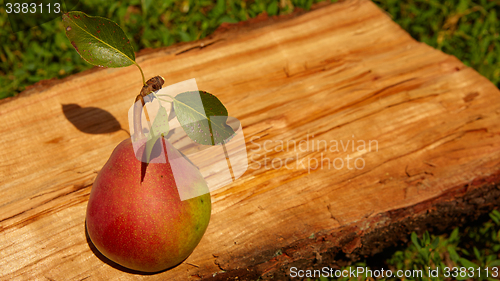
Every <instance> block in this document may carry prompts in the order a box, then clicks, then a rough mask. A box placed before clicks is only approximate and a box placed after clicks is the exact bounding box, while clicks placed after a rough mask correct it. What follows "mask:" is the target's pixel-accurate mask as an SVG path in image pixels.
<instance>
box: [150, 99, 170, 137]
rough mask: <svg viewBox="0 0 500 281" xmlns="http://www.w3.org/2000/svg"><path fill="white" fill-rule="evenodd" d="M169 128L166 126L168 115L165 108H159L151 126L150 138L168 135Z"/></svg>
mask: <svg viewBox="0 0 500 281" xmlns="http://www.w3.org/2000/svg"><path fill="white" fill-rule="evenodd" d="M169 130H170V127H169V125H168V113H167V110H166V109H165V107H163V106H160V108H159V109H158V113H156V117H155V120H154V121H153V125H151V136H156V135H162V134H163V135H164V136H166V135H167V134H168V131H169Z"/></svg>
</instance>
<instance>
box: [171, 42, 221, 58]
mask: <svg viewBox="0 0 500 281" xmlns="http://www.w3.org/2000/svg"><path fill="white" fill-rule="evenodd" d="M224 40H226V39H225V38H221V39H217V40H215V41H212V42H210V43H208V44H205V43H200V45H199V46H193V47H190V48H187V49H185V50H182V51H180V52H178V53H176V54H175V55H176V56H178V55H181V54H184V53H187V52H189V51H192V50H194V49H199V50H201V49H204V48H206V47H208V46H211V45H213V44H215V43H217V42H220V41H224Z"/></svg>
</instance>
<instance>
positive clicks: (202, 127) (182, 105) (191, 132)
mask: <svg viewBox="0 0 500 281" xmlns="http://www.w3.org/2000/svg"><path fill="white" fill-rule="evenodd" d="M174 110H175V113H176V115H177V120H179V123H180V124H181V126H182V128H183V129H184V132H186V134H187V135H188V136H189V137H190V138H191V139H192V140H193V141H195V142H196V143H199V144H204V145H217V144H224V143H227V142H228V141H229V140H230V139H231V138H232V137H233V136H234V135H235V132H234V130H233V129H232V128H231V127H230V126H229V125H227V124H226V121H227V116H228V115H227V110H226V108H225V107H224V105H223V104H222V103H221V102H220V100H219V99H218V98H217V97H215V96H214V95H212V94H210V93H207V92H205V91H191V92H184V93H181V94H178V95H177V96H176V97H175V98H174Z"/></svg>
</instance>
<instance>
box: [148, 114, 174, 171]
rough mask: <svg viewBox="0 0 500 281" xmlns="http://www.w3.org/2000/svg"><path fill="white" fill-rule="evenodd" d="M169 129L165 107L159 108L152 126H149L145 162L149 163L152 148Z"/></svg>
mask: <svg viewBox="0 0 500 281" xmlns="http://www.w3.org/2000/svg"><path fill="white" fill-rule="evenodd" d="M169 130H170V127H169V125H168V114H167V110H166V109H165V107H163V106H160V108H159V109H158V113H157V114H156V117H155V120H154V121H153V125H151V130H150V131H149V136H148V141H147V142H146V161H147V163H149V161H150V160H151V153H152V151H153V147H154V145H155V144H156V142H157V141H158V139H159V138H160V137H162V135H163V136H166V135H167V134H168V131H169Z"/></svg>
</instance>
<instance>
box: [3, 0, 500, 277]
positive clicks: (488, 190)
mask: <svg viewBox="0 0 500 281" xmlns="http://www.w3.org/2000/svg"><path fill="white" fill-rule="evenodd" d="M138 63H139V64H140V65H141V66H142V68H143V69H144V70H145V75H146V76H147V78H149V77H152V76H154V75H162V76H163V77H165V78H166V85H169V84H172V83H176V82H180V81H184V80H187V79H190V78H196V81H197V83H198V86H199V88H200V90H205V91H208V92H211V93H213V94H215V95H217V96H218V97H219V99H220V100H221V101H222V102H223V103H224V104H225V105H226V107H227V108H228V111H229V114H230V115H231V116H234V117H236V118H238V119H239V120H240V121H241V122H242V125H243V131H244V134H245V139H246V142H247V152H248V159H249V169H248V171H247V172H246V173H245V174H244V175H243V176H242V177H241V178H239V179H238V180H237V181H235V182H234V183H233V184H231V185H228V186H225V187H224V188H222V189H219V190H217V191H216V192H213V193H212V202H213V214H212V218H211V222H210V225H209V227H208V229H207V232H206V234H205V236H204V237H203V239H202V241H201V243H200V245H199V246H198V247H197V248H196V249H195V251H194V252H193V254H192V255H191V256H190V257H189V258H188V259H187V260H186V261H185V262H184V263H182V264H181V265H179V266H177V267H175V268H173V269H171V270H168V271H166V272H162V273H159V274H154V275H140V274H137V273H136V272H130V271H128V270H126V269H123V268H120V267H119V266H117V265H114V264H112V263H110V262H109V261H107V260H106V259H105V258H103V257H102V256H101V255H100V254H99V253H98V252H97V251H96V250H95V249H94V248H92V245H91V244H89V243H88V239H87V238H86V236H85V226H84V220H85V210H86V204H87V200H88V197H89V193H90V190H91V187H92V182H93V180H94V178H95V176H96V173H97V172H98V171H99V170H100V169H101V167H102V166H103V165H104V163H105V162H106V160H107V158H108V157H109V155H110V154H111V152H112V150H113V148H114V147H115V146H116V145H117V144H118V143H119V142H120V141H122V140H123V139H125V138H127V137H129V135H128V134H127V131H128V119H127V118H128V115H127V111H128V109H129V107H130V106H131V105H132V103H133V101H134V98H135V96H136V95H137V94H138V92H139V90H140V88H141V79H140V74H139V71H138V70H137V69H136V68H135V67H128V68H124V69H98V68H95V69H92V70H90V71H86V72H84V73H81V74H78V75H74V76H72V77H68V78H66V79H63V80H60V81H54V80H52V81H49V82H46V83H41V84H38V85H37V86H35V87H33V88H31V89H30V90H28V91H26V92H24V93H22V94H21V95H20V96H19V97H17V98H13V99H9V100H5V101H2V102H1V103H0V120H1V122H0V133H1V134H2V138H1V141H0V159H2V161H1V165H2V169H0V253H1V256H0V268H1V271H0V279H2V280H16V279H18V280H28V279H29V280H33V279H37V280H45V279H47V280H83V279H86V280H127V279H151V280H196V279H219V280H227V279H231V278H236V277H238V278H239V279H238V280H251V279H253V280H255V279H257V278H258V277H259V276H262V278H264V279H267V278H271V277H274V279H275V280H276V279H278V280H281V279H284V278H286V277H287V276H288V270H289V268H290V267H291V266H297V267H301V268H302V269H306V268H320V266H323V265H334V264H336V262H337V261H338V260H339V259H345V258H352V257H357V256H363V255H370V254H373V253H376V252H379V251H380V250H382V249H383V248H384V247H387V246H388V245H392V244H394V243H395V242H396V241H399V240H400V239H402V238H404V237H406V235H407V234H408V233H409V232H411V231H414V230H417V231H420V230H422V229H429V228H437V229H444V228H446V227H449V226H454V225H457V224H459V223H460V222H462V221H464V220H467V219H471V218H475V217H477V216H478V215H480V214H482V213H485V212H487V211H488V210H490V209H491V208H493V206H495V205H498V203H499V195H500V191H499V189H498V183H499V182H500V171H499V162H500V126H499V122H498V120H499V114H500V92H499V90H498V89H497V88H496V87H495V86H494V85H493V84H492V83H490V82H489V81H488V80H487V79H486V78H484V77H482V76H480V75H479V74H478V73H477V72H475V71H474V70H473V69H471V68H468V67H466V66H464V65H463V64H462V63H461V62H460V61H459V60H457V59H456V58H455V57H452V56H449V55H446V54H443V53H442V52H440V51H437V50H434V49H432V48H431V47H429V46H427V45H425V44H423V43H418V42H416V41H415V40H413V39H412V38H411V37H410V36H409V35H408V34H407V33H405V32H404V31H403V30H402V29H401V28H400V27H399V26H398V25H397V24H395V23H394V22H392V21H391V19H390V18H389V17H388V16H387V15H386V14H384V12H382V11H381V10H379V9H378V8H377V7H376V6H375V5H374V4H373V3H372V2H370V1H367V0H359V1H354V0H353V1H345V2H341V3H337V4H331V5H320V6H317V7H315V9H313V10H312V11H310V12H307V13H304V12H298V13H295V14H293V15H291V16H287V17H284V18H269V19H265V18H258V19H257V20H253V21H251V22H247V23H240V24H237V25H234V26H225V27H223V28H221V29H220V30H219V31H218V32H217V33H216V34H215V35H213V36H210V37H209V38H206V39H204V40H201V41H198V42H194V43H188V44H181V45H176V46H172V47H169V48H165V49H160V50H151V51H148V52H143V54H142V55H140V56H139V57H138ZM363 143H364V144H365V146H364V147H363V146H362V144H363ZM294 144H295V145H294ZM342 163H343V165H341V164H342Z"/></svg>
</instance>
